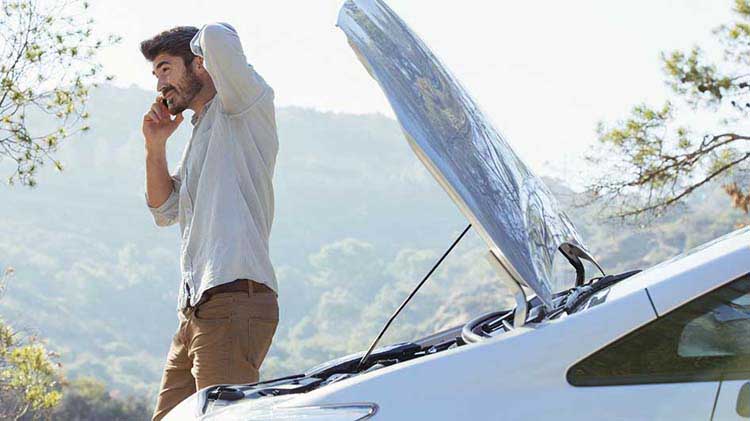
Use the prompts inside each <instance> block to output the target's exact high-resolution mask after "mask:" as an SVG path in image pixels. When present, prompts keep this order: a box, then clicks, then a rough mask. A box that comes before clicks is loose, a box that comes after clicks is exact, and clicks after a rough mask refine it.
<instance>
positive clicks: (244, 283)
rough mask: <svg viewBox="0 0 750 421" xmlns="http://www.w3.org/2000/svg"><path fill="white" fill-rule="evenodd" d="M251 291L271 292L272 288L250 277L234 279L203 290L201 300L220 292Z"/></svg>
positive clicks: (258, 292)
mask: <svg viewBox="0 0 750 421" xmlns="http://www.w3.org/2000/svg"><path fill="white" fill-rule="evenodd" d="M251 291H252V292H253V293H255V294H263V293H272V292H273V290H272V289H271V288H269V287H268V286H266V285H264V284H261V283H258V282H255V281H251V280H250V279H236V280H234V281H232V282H227V283H226V284H221V285H217V286H215V287H213V288H209V289H207V290H206V291H204V292H203V297H201V301H207V300H208V299H209V298H211V296H212V295H214V294H218V293H220V292H248V293H249V292H251Z"/></svg>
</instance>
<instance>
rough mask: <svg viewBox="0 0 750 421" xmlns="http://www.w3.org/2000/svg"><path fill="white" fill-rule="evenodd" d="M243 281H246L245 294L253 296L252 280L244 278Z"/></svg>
mask: <svg viewBox="0 0 750 421" xmlns="http://www.w3.org/2000/svg"><path fill="white" fill-rule="evenodd" d="M245 282H247V296H248V297H252V296H253V281H251V280H249V279H245Z"/></svg>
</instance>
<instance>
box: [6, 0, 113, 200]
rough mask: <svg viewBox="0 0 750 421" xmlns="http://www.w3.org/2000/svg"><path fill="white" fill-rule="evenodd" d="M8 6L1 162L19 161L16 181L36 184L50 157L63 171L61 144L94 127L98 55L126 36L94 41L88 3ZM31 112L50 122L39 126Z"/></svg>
mask: <svg viewBox="0 0 750 421" xmlns="http://www.w3.org/2000/svg"><path fill="white" fill-rule="evenodd" d="M0 7H1V8H2V10H0V163H2V162H3V161H4V160H8V159H9V160H11V161H14V163H15V169H14V170H13V172H12V173H11V174H10V176H9V177H8V183H9V184H11V185H12V184H14V182H16V181H19V182H21V184H23V185H27V186H29V187H33V186H34V185H35V184H36V181H35V179H34V175H35V173H36V171H37V169H38V168H39V166H41V165H43V164H44V163H45V162H48V161H52V162H53V163H54V165H55V167H56V168H57V169H58V170H62V164H61V163H60V162H59V161H58V160H56V159H54V157H53V153H54V152H55V151H56V150H57V147H58V145H59V143H60V142H61V141H63V140H65V139H67V138H69V137H70V136H72V135H74V134H76V133H78V132H81V131H86V130H88V126H87V125H86V124H85V120H86V119H87V118H88V117H89V114H88V112H86V107H85V105H86V101H87V99H88V93H89V89H90V88H91V87H95V86H97V81H98V80H99V79H98V78H99V73H100V71H101V65H100V64H99V63H97V62H96V60H95V59H96V55H97V53H98V51H99V50H100V49H101V48H103V47H105V46H106V45H109V44H112V43H116V42H119V40H120V39H119V38H118V37H115V36H112V35H110V36H108V37H107V39H106V40H101V39H94V35H93V29H92V27H93V20H92V19H87V18H86V10H87V9H88V7H89V5H88V3H87V2H86V1H81V0H49V1H37V0H0ZM106 79H107V80H110V79H111V77H106ZM30 116H31V117H34V118H36V119H37V120H35V121H36V122H37V123H38V121H39V120H42V121H44V122H45V124H33V126H34V127H31V126H32V125H30V124H29V123H28V122H29V117H30ZM42 126H44V128H42Z"/></svg>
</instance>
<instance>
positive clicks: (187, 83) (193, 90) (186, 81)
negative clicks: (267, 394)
mask: <svg viewBox="0 0 750 421" xmlns="http://www.w3.org/2000/svg"><path fill="white" fill-rule="evenodd" d="M201 89H203V82H201V80H200V79H198V77H197V76H196V75H195V73H193V70H192V69H191V68H190V67H189V66H188V67H187V68H186V70H185V76H183V77H182V79H180V80H179V82H177V84H176V86H172V87H171V89H168V90H167V93H169V91H171V90H174V91H175V92H174V94H173V96H172V98H170V99H169V100H168V101H167V109H168V110H169V113H170V114H172V115H177V114H180V113H181V112H183V111H185V110H186V109H187V108H188V107H189V106H190V103H191V102H193V99H194V98H195V96H196V95H198V92H200V91H201Z"/></svg>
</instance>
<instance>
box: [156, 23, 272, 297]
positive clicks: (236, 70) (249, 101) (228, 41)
mask: <svg viewBox="0 0 750 421" xmlns="http://www.w3.org/2000/svg"><path fill="white" fill-rule="evenodd" d="M190 47H191V50H192V51H193V53H194V54H195V55H198V56H202V57H203V60H204V61H203V65H204V67H205V68H206V70H207V71H208V73H209V75H210V76H211V79H212V80H213V82H214V86H215V87H216V92H217V93H216V95H215V96H214V97H213V99H211V100H210V101H209V102H208V103H207V104H206V105H205V106H204V108H203V110H202V112H201V113H200V115H194V116H193V120H192V124H193V126H194V127H193V134H192V136H191V138H190V140H189V141H188V143H187V145H186V146H185V150H184V152H183V155H182V158H181V160H180V163H179V165H178V166H177V168H176V169H175V171H174V173H173V174H171V177H172V181H173V186H174V188H173V190H172V192H171V194H170V195H169V198H167V200H166V201H165V202H164V203H163V204H162V205H161V206H159V207H157V208H152V207H150V206H148V194H146V205H147V206H148V207H149V210H150V211H151V213H152V214H153V217H154V222H155V223H156V225H157V226H161V227H165V226H169V225H172V224H174V223H175V222H178V221H179V223H180V231H181V233H182V239H181V249H180V268H181V272H182V280H181V284H180V290H179V294H178V305H177V308H178V310H180V309H184V308H185V307H187V306H188V305H190V306H195V305H196V304H197V303H198V301H199V300H200V299H201V296H202V295H203V292H204V291H206V290H207V289H209V288H211V287H214V286H217V285H220V284H224V283H227V282H231V281H234V280H235V279H252V280H254V281H256V282H259V283H262V284H266V285H268V286H269V287H270V288H271V289H273V290H274V291H278V285H277V282H276V276H275V274H274V270H273V266H272V264H271V259H270V256H269V252H268V240H269V236H270V233H271V224H272V222H273V211H274V195H273V185H272V178H273V171H274V166H275V163H276V154H277V152H278V137H277V133H276V117H275V111H274V104H273V99H274V93H273V90H272V89H271V87H270V86H268V84H266V82H265V81H264V80H263V78H262V77H261V76H260V75H259V74H258V73H256V72H255V70H254V69H253V67H252V66H250V65H248V64H247V60H246V58H245V54H244V52H243V50H242V45H241V44H240V39H239V37H238V35H237V32H236V31H235V30H234V28H233V27H232V26H230V25H228V24H225V23H214V24H208V25H205V26H204V27H203V28H201V30H200V31H199V32H198V33H197V34H196V35H195V37H194V38H193V39H192V41H191V43H190Z"/></svg>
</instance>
